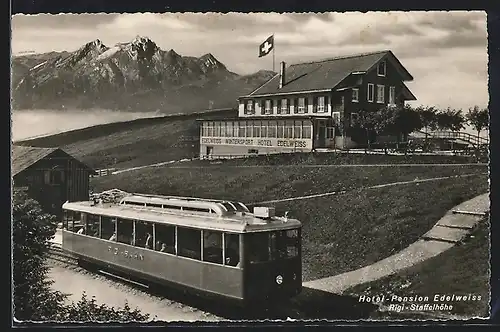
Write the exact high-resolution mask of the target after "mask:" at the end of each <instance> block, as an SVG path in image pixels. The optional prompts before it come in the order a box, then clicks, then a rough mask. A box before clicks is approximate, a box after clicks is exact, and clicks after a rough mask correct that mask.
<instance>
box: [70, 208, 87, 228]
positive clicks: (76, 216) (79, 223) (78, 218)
mask: <svg viewBox="0 0 500 332" xmlns="http://www.w3.org/2000/svg"><path fill="white" fill-rule="evenodd" d="M84 227H85V221H84V220H83V216H82V213H81V212H77V211H73V225H72V227H71V231H73V232H80V234H81V233H82V232H83V231H81V229H83V228H84Z"/></svg>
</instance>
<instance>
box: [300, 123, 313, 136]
mask: <svg viewBox="0 0 500 332" xmlns="http://www.w3.org/2000/svg"><path fill="white" fill-rule="evenodd" d="M311 136H312V133H311V122H310V121H302V138H311Z"/></svg>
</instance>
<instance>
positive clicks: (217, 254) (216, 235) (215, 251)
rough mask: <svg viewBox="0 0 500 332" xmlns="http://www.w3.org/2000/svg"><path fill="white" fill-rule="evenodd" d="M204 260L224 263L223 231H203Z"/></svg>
mask: <svg viewBox="0 0 500 332" xmlns="http://www.w3.org/2000/svg"><path fill="white" fill-rule="evenodd" d="M203 260H204V261H205V262H211V263H217V264H222V232H217V231H203Z"/></svg>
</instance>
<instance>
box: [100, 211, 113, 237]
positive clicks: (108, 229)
mask: <svg viewBox="0 0 500 332" xmlns="http://www.w3.org/2000/svg"><path fill="white" fill-rule="evenodd" d="M115 228H116V226H115V221H114V220H113V219H112V218H110V217H107V216H102V217H101V238H102V239H109V238H110V237H111V236H112V235H113V233H115V231H116V229H115Z"/></svg>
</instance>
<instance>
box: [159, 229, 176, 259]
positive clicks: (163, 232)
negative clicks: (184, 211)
mask: <svg viewBox="0 0 500 332" xmlns="http://www.w3.org/2000/svg"><path fill="white" fill-rule="evenodd" d="M155 241H156V244H155V250H157V251H161V252H167V253H169V254H175V226H172V225H161V224H156V225H155Z"/></svg>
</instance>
